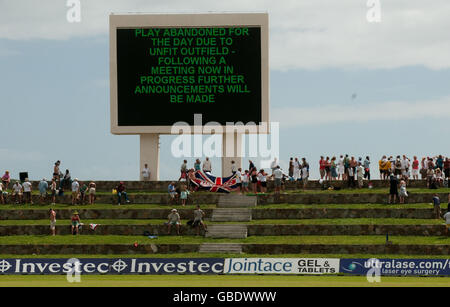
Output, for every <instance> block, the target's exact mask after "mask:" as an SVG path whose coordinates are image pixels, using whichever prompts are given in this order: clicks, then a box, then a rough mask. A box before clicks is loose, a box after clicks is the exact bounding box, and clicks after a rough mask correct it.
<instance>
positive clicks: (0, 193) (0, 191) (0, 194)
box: [0, 182, 5, 205]
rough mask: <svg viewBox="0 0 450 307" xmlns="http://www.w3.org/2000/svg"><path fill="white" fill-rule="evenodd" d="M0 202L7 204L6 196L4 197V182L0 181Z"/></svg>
mask: <svg viewBox="0 0 450 307" xmlns="http://www.w3.org/2000/svg"><path fill="white" fill-rule="evenodd" d="M0 203H2V204H3V205H4V204H5V198H4V197H3V183H2V182H0Z"/></svg>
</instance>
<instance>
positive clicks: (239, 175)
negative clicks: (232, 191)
mask: <svg viewBox="0 0 450 307" xmlns="http://www.w3.org/2000/svg"><path fill="white" fill-rule="evenodd" d="M235 175H236V185H237V192H238V193H239V194H242V168H238V170H237V171H236V173H235Z"/></svg>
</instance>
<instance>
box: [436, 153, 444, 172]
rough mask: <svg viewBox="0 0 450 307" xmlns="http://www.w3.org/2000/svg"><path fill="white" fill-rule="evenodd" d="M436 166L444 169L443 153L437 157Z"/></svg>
mask: <svg viewBox="0 0 450 307" xmlns="http://www.w3.org/2000/svg"><path fill="white" fill-rule="evenodd" d="M435 168H439V169H444V158H442V155H439V156H437V157H436V166H435Z"/></svg>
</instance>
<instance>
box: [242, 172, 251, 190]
mask: <svg viewBox="0 0 450 307" xmlns="http://www.w3.org/2000/svg"><path fill="white" fill-rule="evenodd" d="M249 182H250V174H249V173H248V170H245V172H244V174H242V191H243V192H245V193H248V184H249Z"/></svg>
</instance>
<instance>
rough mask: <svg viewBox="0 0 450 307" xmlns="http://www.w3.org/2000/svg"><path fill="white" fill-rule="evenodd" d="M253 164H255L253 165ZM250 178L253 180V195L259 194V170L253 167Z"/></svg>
mask: <svg viewBox="0 0 450 307" xmlns="http://www.w3.org/2000/svg"><path fill="white" fill-rule="evenodd" d="M252 164H253V163H252ZM250 178H251V180H252V190H253V193H255V194H256V193H257V185H258V173H257V170H256V167H253V168H252V169H251V170H250Z"/></svg>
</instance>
